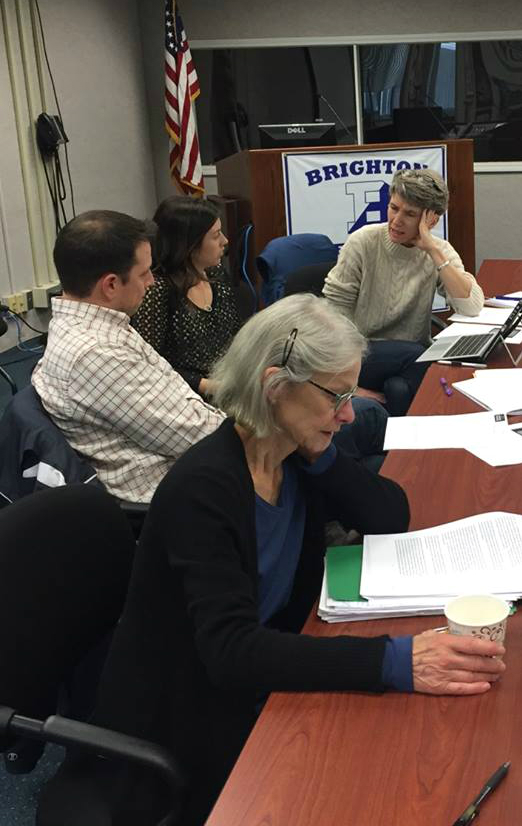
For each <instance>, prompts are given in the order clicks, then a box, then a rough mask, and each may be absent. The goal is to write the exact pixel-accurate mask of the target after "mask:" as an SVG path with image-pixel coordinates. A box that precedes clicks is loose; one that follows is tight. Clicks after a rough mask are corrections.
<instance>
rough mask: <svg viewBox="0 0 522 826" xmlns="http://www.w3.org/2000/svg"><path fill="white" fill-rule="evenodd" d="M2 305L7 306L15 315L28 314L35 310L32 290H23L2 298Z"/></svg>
mask: <svg viewBox="0 0 522 826" xmlns="http://www.w3.org/2000/svg"><path fill="white" fill-rule="evenodd" d="M2 303H3V304H7V306H8V307H9V309H10V310H11V311H12V312H13V313H26V312H28V310H32V309H33V292H32V290H21V291H20V292H19V293H12V294H11V295H6V296H4V297H3V298H2Z"/></svg>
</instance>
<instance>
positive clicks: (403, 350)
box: [359, 340, 430, 416]
mask: <svg viewBox="0 0 522 826" xmlns="http://www.w3.org/2000/svg"><path fill="white" fill-rule="evenodd" d="M425 349H426V348H425V346H424V345H423V344H419V342H418V341H398V340H397V341H392V340H390V341H382V340H379V341H370V342H369V348H368V354H367V355H366V357H365V358H364V360H363V363H362V367H361V373H360V375H359V385H360V386H361V387H365V388H366V389H367V390H377V391H379V392H380V393H384V395H385V396H386V408H387V410H388V413H389V414H390V416H404V415H405V413H407V411H408V408H409V406H410V404H411V402H412V401H413V397H414V396H415V393H416V392H417V390H418V389H419V387H420V384H421V382H422V379H423V378H424V374H425V372H426V370H427V369H428V367H429V366H430V362H429V361H423V362H419V363H417V362H416V361H415V359H416V358H418V357H419V356H420V354H421V353H423V352H424V350H425Z"/></svg>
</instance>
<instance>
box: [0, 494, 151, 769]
mask: <svg viewBox="0 0 522 826" xmlns="http://www.w3.org/2000/svg"><path fill="white" fill-rule="evenodd" d="M134 550H135V540H134V537H133V535H132V531H131V529H130V526H129V523H128V521H127V519H126V517H125V515H124V514H123V513H122V511H121V510H120V508H119V507H118V504H117V503H116V501H115V499H114V498H113V497H112V496H110V495H109V494H108V493H106V492H105V491H103V490H101V489H99V488H95V487H90V486H88V485H66V486H64V487H60V488H55V489H52V490H47V491H39V492H37V493H33V494H31V495H29V496H26V497H24V498H23V499H20V500H19V501H17V502H14V503H13V504H12V505H10V506H9V507H8V508H4V509H3V510H2V511H0V663H1V667H0V703H1V704H2V705H6V706H9V707H11V708H16V709H17V710H18V711H19V712H20V713H22V714H23V715H27V716H35V717H47V716H48V715H50V714H53V713H55V712H56V710H57V708H58V702H59V697H60V696H61V695H63V689H64V687H66V688H67V687H70V686H71V685H72V682H73V675H74V672H75V670H76V669H77V667H78V666H79V665H80V664H81V663H82V662H83V661H85V659H86V657H87V656H88V655H92V652H94V651H95V649H96V648H97V647H98V646H101V645H102V643H103V642H104V641H105V640H106V639H107V637H108V635H109V634H110V632H111V631H112V629H113V628H114V627H115V625H116V623H117V622H118V619H119V617H120V614H121V611H122V608H123V603H124V600H125V596H126V592H127V585H128V580H129V576H130V570H131V565H132V560H133V555H134ZM94 659H95V660H98V659H99V657H98V656H97V657H95V658H94ZM101 665H102V663H100V662H96V663H95V664H93V661H92V660H91V671H90V673H89V674H88V676H89V681H90V683H91V685H88V684H87V682H86V681H84V683H83V685H82V686H81V687H80V690H76V693H75V694H70V695H69V697H68V700H67V701H68V702H69V707H70V708H72V709H73V710H78V711H79V713H81V714H82V716H83V715H85V714H88V713H90V710H91V709H92V706H93V704H94V692H95V688H96V683H97V676H98V674H97V673H96V672H99V670H100V668H101ZM93 672H94V674H93ZM25 745H26V744H24V743H23V742H22V743H21V744H19V745H14V746H13V744H11V747H10V749H9V759H8V760H7V761H6V768H7V770H8V771H11V772H12V773H20V772H22V771H27V770H31V768H32V767H33V765H34V763H35V762H36V760H37V759H38V757H39V753H38V749H36V752H35V750H34V749H29V751H28V750H27V749H26V747H25Z"/></svg>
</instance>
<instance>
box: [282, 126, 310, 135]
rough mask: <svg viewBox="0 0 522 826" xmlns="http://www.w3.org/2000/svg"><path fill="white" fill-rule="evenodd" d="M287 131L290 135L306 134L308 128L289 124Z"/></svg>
mask: <svg viewBox="0 0 522 826" xmlns="http://www.w3.org/2000/svg"><path fill="white" fill-rule="evenodd" d="M286 131H287V132H288V134H289V135H295V134H300V135H305V134H306V129H303V127H302V126H288V127H287V129H286Z"/></svg>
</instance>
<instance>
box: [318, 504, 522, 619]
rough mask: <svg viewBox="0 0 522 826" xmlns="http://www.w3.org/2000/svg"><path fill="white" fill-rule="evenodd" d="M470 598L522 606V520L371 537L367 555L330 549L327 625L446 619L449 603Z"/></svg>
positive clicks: (478, 521) (491, 517)
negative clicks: (429, 617) (433, 617)
mask: <svg viewBox="0 0 522 826" xmlns="http://www.w3.org/2000/svg"><path fill="white" fill-rule="evenodd" d="M332 552H333V553H332ZM359 571H360V583H359V588H357V578H358V576H359ZM465 593H490V594H498V595H499V596H501V597H503V598H504V599H506V600H516V599H519V598H520V596H521V595H522V516H520V515H519V514H512V513H502V512H498V513H486V514H481V515H479V516H471V517H468V518H466V519H459V520H458V521H456V522H450V523H449V524H447V525H440V526H438V527H436V528H428V529H426V530H423V531H414V532H412V533H402V534H388V535H385V536H379V535H372V536H366V537H365V539H364V546H363V551H362V553H361V548H360V546H353V547H350V546H348V547H343V548H330V549H329V550H328V553H327V559H326V567H325V577H324V580H323V587H322V590H321V597H320V601H319V611H318V613H319V616H320V617H322V618H323V619H325V620H327V621H328V622H349V621H352V620H364V619H379V618H384V617H402V616H408V615H411V614H441V613H443V609H444V605H445V604H446V602H447V601H448V599H450V598H451V597H453V596H456V595H458V594H465Z"/></svg>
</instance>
